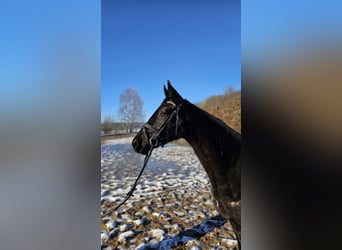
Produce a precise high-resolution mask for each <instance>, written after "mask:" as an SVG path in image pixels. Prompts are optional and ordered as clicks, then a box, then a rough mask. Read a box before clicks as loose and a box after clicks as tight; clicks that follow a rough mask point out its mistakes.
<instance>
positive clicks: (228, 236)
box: [101, 138, 237, 250]
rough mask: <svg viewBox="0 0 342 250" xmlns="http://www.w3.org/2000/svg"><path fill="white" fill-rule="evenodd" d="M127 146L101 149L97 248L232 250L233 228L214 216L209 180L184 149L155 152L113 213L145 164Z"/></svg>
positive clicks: (123, 142) (114, 143) (119, 143)
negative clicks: (127, 198)
mask: <svg viewBox="0 0 342 250" xmlns="http://www.w3.org/2000/svg"><path fill="white" fill-rule="evenodd" d="M131 141H132V138H123V139H116V140H111V141H109V142H107V144H104V145H102V146H101V173H102V178H101V248H102V249H139V250H145V249H235V247H236V245H237V242H236V240H235V237H234V234H233V231H232V228H231V226H230V224H229V222H227V221H226V220H224V219H223V218H222V217H221V216H219V215H218V213H217V212H216V210H215V208H214V205H213V203H212V199H211V194H210V182H209V179H208V177H207V175H206V173H205V171H204V170H203V168H202V166H201V164H200V162H199V160H198V159H197V157H196V155H195V154H194V152H193V150H192V148H191V147H188V146H180V145H175V144H168V145H165V147H164V148H158V149H155V150H154V151H153V152H152V156H151V158H150V161H149V163H148V164H147V167H146V169H145V171H144V173H143V175H142V177H141V179H140V180H139V183H138V185H137V188H136V190H135V192H134V196H133V197H131V198H130V199H129V200H128V201H127V202H126V203H125V204H124V205H123V206H122V207H120V208H119V210H118V211H115V212H113V208H114V207H115V206H116V205H118V204H119V203H120V201H122V199H123V198H124V197H125V194H126V193H127V192H128V191H129V190H130V188H131V186H132V184H133V183H134V181H135V179H136V177H137V176H138V174H139V171H140V170H141V168H142V165H143V161H144V156H143V155H140V154H137V153H135V152H134V150H133V148H132V146H131Z"/></svg>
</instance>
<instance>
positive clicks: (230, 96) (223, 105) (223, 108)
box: [197, 88, 241, 132]
mask: <svg viewBox="0 0 342 250" xmlns="http://www.w3.org/2000/svg"><path fill="white" fill-rule="evenodd" d="M197 105H198V106H199V107H200V108H202V109H204V110H205V111H207V112H209V113H210V114H212V115H214V116H216V117H217V118H220V119H221V120H223V121H224V122H225V123H226V124H227V125H228V126H230V127H232V128H233V129H235V130H236V131H238V132H241V91H235V90H233V89H231V88H229V89H227V90H226V91H225V92H224V93H223V94H222V95H215V96H210V97H208V98H207V99H205V100H204V101H203V102H201V103H198V104H197Z"/></svg>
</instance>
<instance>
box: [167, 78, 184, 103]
mask: <svg viewBox="0 0 342 250" xmlns="http://www.w3.org/2000/svg"><path fill="white" fill-rule="evenodd" d="M167 87H168V94H167V96H168V97H170V98H172V99H174V100H175V101H176V102H181V101H183V98H182V97H181V95H180V94H179V93H178V92H177V90H176V89H175V88H174V87H173V86H172V85H171V82H170V81H169V80H168V81H167ZM164 91H165V90H164Z"/></svg>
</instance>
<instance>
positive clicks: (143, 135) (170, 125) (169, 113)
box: [132, 81, 183, 155]
mask: <svg viewBox="0 0 342 250" xmlns="http://www.w3.org/2000/svg"><path fill="white" fill-rule="evenodd" d="M164 94H165V99H164V100H163V102H162V103H161V105H160V106H159V107H158V109H157V110H156V111H155V112H154V113H153V115H152V116H151V117H150V118H149V120H148V121H147V123H145V124H144V125H143V126H142V128H141V129H140V131H139V132H138V134H137V135H136V136H135V137H134V139H133V141H132V146H133V148H134V150H135V151H136V152H137V153H141V154H144V155H146V154H147V153H148V151H149V150H150V149H151V148H156V147H159V146H164V145H165V144H166V143H168V142H170V141H173V140H176V139H179V138H181V137H182V136H183V135H182V131H183V129H182V125H183V119H182V118H181V116H180V110H181V107H182V104H183V98H182V97H181V95H180V94H179V93H178V92H177V90H176V89H175V88H174V87H172V85H171V83H170V81H167V88H166V87H165V85H164Z"/></svg>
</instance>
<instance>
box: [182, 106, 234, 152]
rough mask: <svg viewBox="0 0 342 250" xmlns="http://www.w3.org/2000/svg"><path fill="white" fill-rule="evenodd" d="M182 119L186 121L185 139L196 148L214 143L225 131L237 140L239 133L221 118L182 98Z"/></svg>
mask: <svg viewBox="0 0 342 250" xmlns="http://www.w3.org/2000/svg"><path fill="white" fill-rule="evenodd" d="M183 105H184V110H185V112H184V113H185V114H184V120H185V123H186V130H187V131H186V132H185V134H186V136H185V139H186V140H187V141H188V142H189V144H190V145H191V146H192V147H193V148H194V150H195V151H196V149H197V148H198V147H208V146H210V145H213V144H216V143H217V140H218V139H222V136H223V135H224V134H226V133H231V134H232V135H233V137H234V138H236V139H237V140H238V139H239V138H240V135H239V134H238V133H237V132H235V131H234V130H233V129H231V128H230V127H228V126H227V125H226V124H225V123H223V122H222V121H221V120H219V119H217V118H216V117H214V116H212V115H211V114H209V113H208V112H206V111H204V110H202V109H200V108H198V107H197V106H195V105H193V104H192V103H190V102H189V101H187V100H184V104H183Z"/></svg>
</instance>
